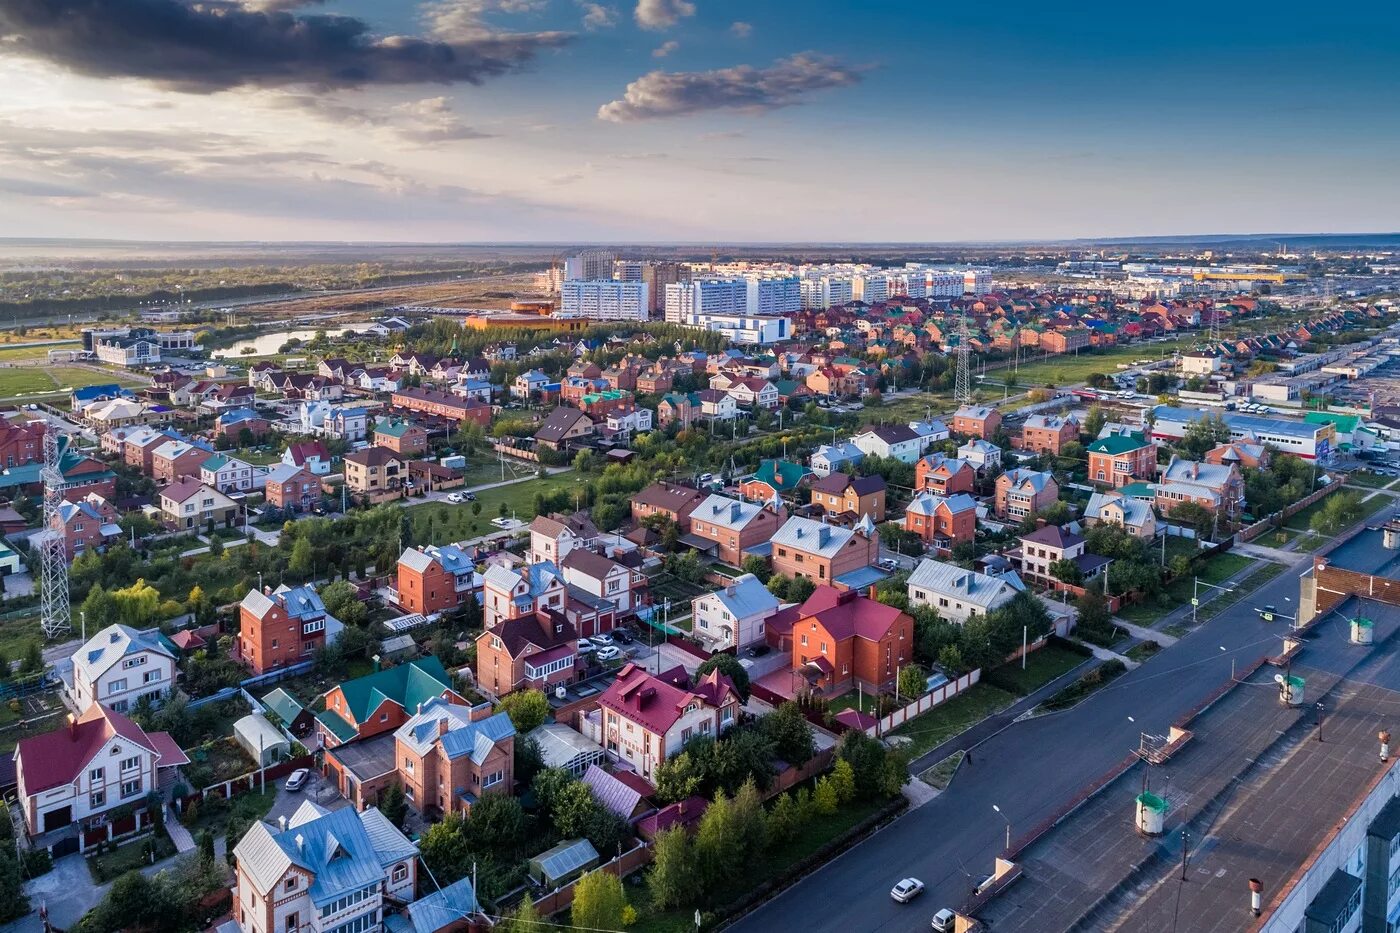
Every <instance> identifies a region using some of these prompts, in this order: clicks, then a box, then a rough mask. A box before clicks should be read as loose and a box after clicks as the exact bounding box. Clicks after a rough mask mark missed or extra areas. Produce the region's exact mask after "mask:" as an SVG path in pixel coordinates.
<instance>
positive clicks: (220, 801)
mask: <svg viewBox="0 0 1400 933" xmlns="http://www.w3.org/2000/svg"><path fill="white" fill-rule="evenodd" d="M276 800H277V785H276V783H275V782H272V781H269V782H268V787H267V790H265V791H261V792H259V791H250V792H248V793H246V794H239V795H238V796H237V797H234V798H233V800H231V801H230V800H225V799H224V798H222V797H220V796H218V795H217V794H211V795H210V796H209V797H208V798H206V799H205V800H204V801H203V802H202V803H200V804H199V805H198V806H197V807H196V812H197V813H198V816H197V817H196V818H195V821H194V824H193V825H187V828H188V829H189V831H190V834H191V835H192V836H194V837H195V839H196V840H198V838H199V834H200V833H201V832H203V831H204V830H206V829H207V830H209V832H211V833H212V834H213V835H214V838H216V839H217V838H218V837H219V836H222V835H224V834H225V833H226V832H227V831H228V824H229V819H230V818H231V817H235V816H236V817H238V818H239V819H240V820H241V821H242V822H243V823H244V824H245V825H247V824H250V823H251V821H253V820H260V819H262V818H263V817H264V816H267V812H268V811H269V810H271V809H272V805H273V803H274V802H276ZM181 822H184V821H183V820H181ZM237 841H238V840H236V839H235V840H232V842H234V843H236V842H237ZM231 844H232V843H231Z"/></svg>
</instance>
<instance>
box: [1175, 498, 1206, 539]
mask: <svg viewBox="0 0 1400 933" xmlns="http://www.w3.org/2000/svg"><path fill="white" fill-rule="evenodd" d="M1170 514H1171V520H1172V521H1173V522H1175V523H1176V524H1178V525H1181V526H1183V527H1186V528H1190V529H1193V530H1194V531H1195V532H1196V533H1197V534H1198V535H1199V534H1204V533H1205V532H1206V531H1207V530H1208V529H1210V527H1211V526H1212V525H1214V524H1215V513H1214V512H1212V511H1211V510H1210V509H1208V508H1206V507H1205V506H1203V505H1201V504H1200V503H1199V502H1178V503H1177V504H1176V505H1174V506H1172V510H1171V513H1170Z"/></svg>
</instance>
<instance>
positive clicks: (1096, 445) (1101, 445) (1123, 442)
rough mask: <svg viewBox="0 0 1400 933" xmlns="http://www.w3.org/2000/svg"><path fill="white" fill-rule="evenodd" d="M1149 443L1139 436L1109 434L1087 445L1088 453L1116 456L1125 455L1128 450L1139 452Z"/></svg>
mask: <svg viewBox="0 0 1400 933" xmlns="http://www.w3.org/2000/svg"><path fill="white" fill-rule="evenodd" d="M1150 443H1151V442H1150V441H1147V440H1144V439H1143V436H1142V435H1141V434H1110V435H1109V436H1108V437H1101V438H1099V439H1098V440H1096V441H1094V442H1093V443H1092V444H1090V445H1089V447H1088V450H1089V453H1093V454H1108V455H1109V456H1117V455H1118V454H1125V453H1127V452H1128V451H1130V450H1139V449H1141V448H1143V447H1147V446H1149V444H1150Z"/></svg>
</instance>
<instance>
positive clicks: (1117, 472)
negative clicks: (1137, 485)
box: [1088, 434, 1157, 489]
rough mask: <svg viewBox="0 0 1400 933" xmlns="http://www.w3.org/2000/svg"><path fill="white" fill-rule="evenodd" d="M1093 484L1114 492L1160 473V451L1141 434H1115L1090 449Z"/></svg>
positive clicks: (1090, 478) (1095, 443) (1098, 441)
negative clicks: (1108, 487) (1158, 469)
mask: <svg viewBox="0 0 1400 933" xmlns="http://www.w3.org/2000/svg"><path fill="white" fill-rule="evenodd" d="M1088 452H1089V481H1090V482H1092V483H1107V484H1108V485H1110V486H1112V487H1113V488H1114V489H1117V488H1118V487H1120V486H1124V485H1127V484H1128V483H1131V482H1132V481H1133V480H1135V479H1145V480H1150V479H1152V478H1153V476H1154V475H1155V474H1156V472H1157V448H1156V447H1155V446H1153V444H1152V442H1151V441H1149V440H1146V439H1144V438H1143V436H1142V435H1141V434H1111V435H1109V436H1108V437H1101V438H1099V439H1098V440H1096V441H1094V442H1093V443H1092V444H1090V445H1089V447H1088Z"/></svg>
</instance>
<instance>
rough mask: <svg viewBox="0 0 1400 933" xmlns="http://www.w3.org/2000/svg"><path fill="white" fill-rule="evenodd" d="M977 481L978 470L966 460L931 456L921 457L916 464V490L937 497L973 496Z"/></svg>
mask: <svg viewBox="0 0 1400 933" xmlns="http://www.w3.org/2000/svg"><path fill="white" fill-rule="evenodd" d="M976 481H977V468H976V467H975V466H973V465H972V464H971V463H969V462H967V461H966V460H962V459H959V458H955V457H946V456H944V455H943V454H929V455H928V456H927V457H920V458H919V462H918V463H916V464H914V490H915V491H916V492H917V491H919V490H923V489H926V490H928V491H929V492H931V493H933V494H934V495H936V496H951V495H953V494H954V493H958V492H965V493H967V494H969V495H971V494H972V490H973V484H974V483H975V482H976Z"/></svg>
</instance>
